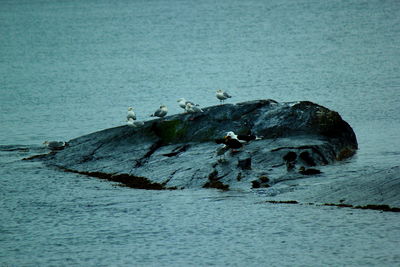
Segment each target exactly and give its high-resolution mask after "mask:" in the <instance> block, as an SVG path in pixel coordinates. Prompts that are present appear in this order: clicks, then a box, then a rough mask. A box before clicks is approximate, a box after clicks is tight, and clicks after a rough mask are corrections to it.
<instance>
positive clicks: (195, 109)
mask: <svg viewBox="0 0 400 267" xmlns="http://www.w3.org/2000/svg"><path fill="white" fill-rule="evenodd" d="M185 110H186V112H187V113H196V112H203V110H202V109H201V108H199V106H198V105H193V103H191V102H187V103H186V106H185Z"/></svg>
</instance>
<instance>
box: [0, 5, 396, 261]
mask: <svg viewBox="0 0 400 267" xmlns="http://www.w3.org/2000/svg"><path fill="white" fill-rule="evenodd" d="M399 25H400V2H399V1H396V0H392V1H358V0H357V1H356V0H354V1H311V0H310V1H305V0H300V1H289V0H284V1H282V0H281V1H210V0H206V1H183V0H182V1H181V0H173V1H168V2H166V1H157V0H154V1H124V0H114V1H94V0H93V1H91V0H88V1H50V0H48V1H46V0H41V1H39V0H37V1H22V0H16V1H7V0H1V1H0V122H1V127H0V145H3V146H4V145H16V144H18V145H20V146H28V147H30V148H35V147H36V146H39V145H40V144H41V143H42V142H43V141H44V140H69V139H71V138H74V137H78V136H80V135H83V134H87V133H90V132H94V131H97V130H102V129H105V128H110V127H114V126H118V125H122V124H124V123H125V122H124V120H125V114H126V109H127V107H128V106H134V107H135V110H136V113H137V115H138V117H139V119H144V120H146V119H149V117H148V115H149V114H151V113H152V112H153V111H154V110H155V109H156V108H157V107H158V106H159V105H160V104H165V105H167V106H168V108H169V114H174V113H178V112H181V110H180V108H179V107H178V105H177V103H176V100H177V99H178V98H180V97H185V98H186V99H190V100H192V101H194V102H197V103H199V104H200V105H201V106H203V107H205V106H210V105H215V104H218V100H217V99H216V98H215V96H214V94H215V91H216V89H218V88H221V89H224V90H227V91H228V92H229V93H230V94H232V95H233V98H232V99H230V100H229V102H230V103H236V102H242V101H247V100H254V99H262V98H272V99H275V100H277V101H298V100H310V101H313V102H316V103H318V104H321V105H323V106H326V107H328V108H330V109H333V110H336V111H338V112H339V113H340V114H341V115H342V117H343V118H344V119H345V120H346V121H347V122H349V124H350V125H351V126H352V127H353V129H354V131H355V133H356V135H357V138H358V141H359V147H360V150H359V152H358V154H357V155H356V156H355V157H354V158H353V159H352V160H350V161H349V162H347V163H345V164H346V166H345V167H344V168H343V169H346V170H351V171H352V172H354V171H356V172H357V171H358V170H363V169H365V168H371V169H377V170H380V169H385V168H388V167H392V166H398V164H399V161H398V159H399V157H400V141H399V140H400V139H399V138H398V136H399V134H400V128H399V127H400V113H399V112H398V110H399V108H400V104H399V101H400V49H399V48H400V26H399ZM27 154H29V153H25V152H23V151H22V152H21V151H20V152H7V151H2V152H1V153H0V159H1V160H0V168H1V169H0V179H1V189H0V193H1V202H2V205H1V214H2V216H1V217H2V218H1V219H0V222H1V223H0V229H1V232H0V264H3V265H5V266H38V265H39V266H64V265H79V266H131V265H139V266H140V265H142V266H148V265H169V266H188V265H196V266H199V265H212V264H215V265H220V266H221V265H238V266H242V265H245V264H246V265H253V266H259V265H260V264H261V265H263V264H264V265H265V264H269V265H279V266H284V265H291V266H293V265H307V266H312V265H319V266H321V265H352V266H357V265H358V266H365V265H397V264H398V262H399V253H395V251H396V249H395V245H396V243H398V240H399V239H400V238H399V237H400V235H399V228H398V226H397V225H396V223H395V222H397V221H398V216H397V215H394V214H380V213H377V212H373V211H348V210H337V209H330V208H321V207H292V206H287V207H286V206H274V205H267V204H258V203H259V202H260V201H262V200H263V198H262V196H260V195H258V194H257V193H254V192H247V193H246V192H244V193H238V192H236V193H235V192H231V193H222V192H218V191H211V190H198V191H181V192H157V193H154V192H152V191H140V190H129V189H126V188H121V187H118V186H113V185H112V184H111V183H108V182H103V181H98V180H96V179H89V178H85V177H81V176H75V175H71V174H65V173H59V172H56V171H53V170H46V169H44V168H43V166H41V165H40V164H39V165H38V164H36V163H35V164H30V163H24V162H20V161H19V159H20V158H22V157H24V156H26V155H27ZM340 169H342V168H341V166H338V172H339V171H340ZM349 213H352V216H350V215H349ZM3 214H4V216H3ZM317 218H320V219H317ZM380 220H382V221H380ZM365 233H368V234H365ZM371 251H373V252H371ZM133 263H134V264H133Z"/></svg>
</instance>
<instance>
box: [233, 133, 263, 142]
mask: <svg viewBox="0 0 400 267" xmlns="http://www.w3.org/2000/svg"><path fill="white" fill-rule="evenodd" d="M226 136H229V137H231V138H232V139H236V140H239V141H240V142H241V143H245V142H250V141H253V140H261V139H262V137H259V136H256V135H254V134H248V135H245V134H238V135H237V134H235V133H234V132H232V131H230V132H227V133H226Z"/></svg>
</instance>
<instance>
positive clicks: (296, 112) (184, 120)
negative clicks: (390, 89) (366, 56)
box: [38, 100, 358, 190]
mask: <svg viewBox="0 0 400 267" xmlns="http://www.w3.org/2000/svg"><path fill="white" fill-rule="evenodd" d="M227 131H234V132H235V133H237V134H250V133H251V134H255V135H257V136H261V137H262V139H261V140H257V141H251V142H249V143H247V144H245V145H244V147H243V148H242V149H241V150H239V151H227V152H226V153H225V155H222V156H221V155H217V154H216V150H217V149H218V148H219V147H220V146H221V145H219V144H216V143H215V141H214V139H216V138H221V137H223V136H224V135H225V134H226V132H227ZM68 144H69V146H67V147H66V148H65V149H64V150H62V151H58V152H56V153H54V152H53V153H51V154H49V155H47V156H46V157H40V158H38V159H40V160H43V161H44V162H45V163H46V164H47V165H49V166H55V167H59V168H61V169H63V170H65V171H71V172H77V173H82V174H85V175H91V176H95V177H98V178H103V179H109V180H113V181H117V182H121V183H123V184H125V185H126V186H131V187H135V188H147V189H183V188H200V187H213V188H220V189H224V190H226V189H228V188H229V189H249V188H252V187H254V184H256V186H260V187H269V186H270V185H273V184H276V183H279V182H280V181H282V180H285V179H298V178H304V176H303V175H301V174H300V173H299V172H298V169H299V167H301V166H304V167H310V166H313V168H319V169H320V168H323V167H322V166H323V165H327V164H330V163H333V162H336V161H340V160H343V159H345V158H347V157H350V156H352V155H353V154H354V153H355V151H356V150H357V148H358V146H357V140H356V136H355V134H354V132H353V130H352V128H351V127H350V126H349V125H348V123H346V122H345V121H344V120H342V118H341V117H340V115H339V114H338V113H337V112H335V111H331V110H329V109H327V108H325V107H322V106H320V105H317V104H314V103H311V102H307V101H302V102H290V103H278V102H276V101H274V100H257V101H251V102H243V103H238V104H225V105H218V106H212V107H208V108H205V109H204V112H202V113H190V114H186V113H183V114H176V115H172V116H167V117H165V118H162V119H155V120H149V121H146V122H145V123H144V125H143V126H141V127H138V128H132V127H128V126H120V127H115V128H111V129H106V130H103V131H99V132H95V133H92V134H88V135H85V136H82V137H78V138H76V139H73V140H71V141H69V142H68ZM288 155H289V156H288ZM288 159H290V164H289V165H290V168H288V164H287V161H288ZM265 177H268V179H265ZM254 181H258V182H254Z"/></svg>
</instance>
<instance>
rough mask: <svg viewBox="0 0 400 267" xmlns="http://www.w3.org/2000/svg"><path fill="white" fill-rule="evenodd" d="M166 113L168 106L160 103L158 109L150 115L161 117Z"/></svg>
mask: <svg viewBox="0 0 400 267" xmlns="http://www.w3.org/2000/svg"><path fill="white" fill-rule="evenodd" d="M167 113H168V108H167V106H165V105H161V106H160V108H159V109H157V110H156V111H154V113H153V114H151V115H150V116H151V117H159V118H162V117H164V116H165V115H167Z"/></svg>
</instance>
